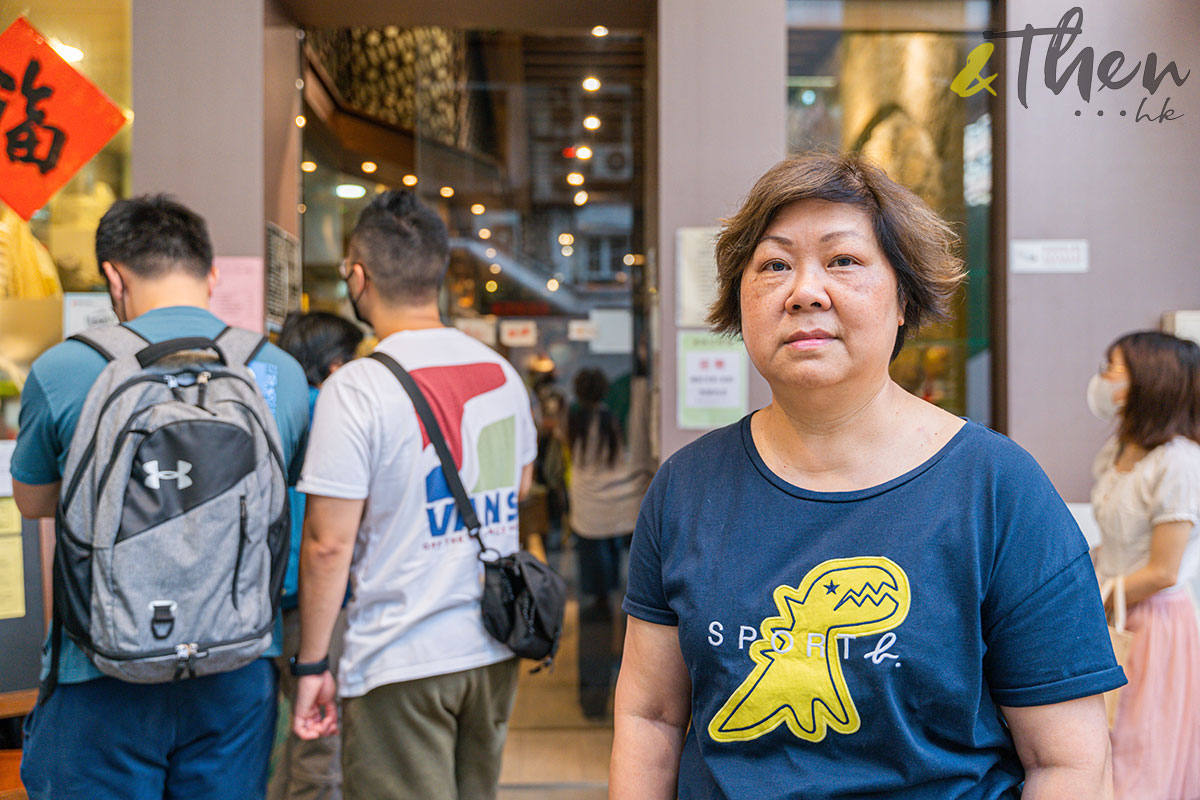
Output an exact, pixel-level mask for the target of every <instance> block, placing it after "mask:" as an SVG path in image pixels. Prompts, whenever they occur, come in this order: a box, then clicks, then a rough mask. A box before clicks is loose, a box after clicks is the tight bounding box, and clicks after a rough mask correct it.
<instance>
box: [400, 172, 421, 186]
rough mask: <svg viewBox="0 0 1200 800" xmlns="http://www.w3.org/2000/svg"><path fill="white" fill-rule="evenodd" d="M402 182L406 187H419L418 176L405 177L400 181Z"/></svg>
mask: <svg viewBox="0 0 1200 800" xmlns="http://www.w3.org/2000/svg"><path fill="white" fill-rule="evenodd" d="M400 182H401V183H403V184H404V185H405V186H416V185H417V176H416V175H405V176H404V177H403V178H401V179H400Z"/></svg>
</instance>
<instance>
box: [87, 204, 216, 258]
mask: <svg viewBox="0 0 1200 800" xmlns="http://www.w3.org/2000/svg"><path fill="white" fill-rule="evenodd" d="M105 261H108V262H109V263H112V264H121V265H123V266H125V267H127V268H128V269H130V270H132V271H133V273H134V274H135V275H137V276H139V277H142V278H157V277H160V276H162V275H165V274H166V273H168V272H173V271H175V270H180V271H183V272H187V273H189V274H191V275H194V276H196V277H197V278H206V277H208V274H209V272H211V271H212V262H213V248H212V239H210V238H209V236H208V227H207V226H206V225H205V224H204V218H203V217H201V216H200V215H199V214H197V213H196V212H194V211H192V210H191V209H189V208H187V207H185V206H183V205H181V204H180V203H177V202H176V201H175V200H174V199H173V198H172V197H170V196H169V195H165V194H155V195H142V196H140V197H131V198H129V199H128V200H118V201H117V202H115V203H113V204H112V207H111V208H109V209H108V212H107V213H106V214H105V215H104V216H103V217H102V218H101V219H100V225H99V227H97V228H96V263H98V264H103V263H104V262H105Z"/></svg>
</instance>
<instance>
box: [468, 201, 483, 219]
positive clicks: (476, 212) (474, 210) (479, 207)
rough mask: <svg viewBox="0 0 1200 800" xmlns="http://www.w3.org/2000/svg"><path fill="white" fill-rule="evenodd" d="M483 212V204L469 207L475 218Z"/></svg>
mask: <svg viewBox="0 0 1200 800" xmlns="http://www.w3.org/2000/svg"><path fill="white" fill-rule="evenodd" d="M485 211H487V208H485V207H484V205H483V203H475V204H474V205H472V206H471V213H472V214H474V215H475V216H477V217H478V216H479V215H480V214H482V213H483V212H485Z"/></svg>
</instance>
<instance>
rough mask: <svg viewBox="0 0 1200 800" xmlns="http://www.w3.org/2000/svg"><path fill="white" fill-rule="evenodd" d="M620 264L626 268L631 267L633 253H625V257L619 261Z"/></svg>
mask: <svg viewBox="0 0 1200 800" xmlns="http://www.w3.org/2000/svg"><path fill="white" fill-rule="evenodd" d="M621 263H622V264H624V265H625V266H627V267H632V266H633V253H626V254H625V257H624V258H622V259H621Z"/></svg>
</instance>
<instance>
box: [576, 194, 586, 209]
mask: <svg viewBox="0 0 1200 800" xmlns="http://www.w3.org/2000/svg"><path fill="white" fill-rule="evenodd" d="M587 201H588V193H587V192H584V191H578V192H576V193H575V205H577V206H581V205H583V204H584V203H586V202H587Z"/></svg>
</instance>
